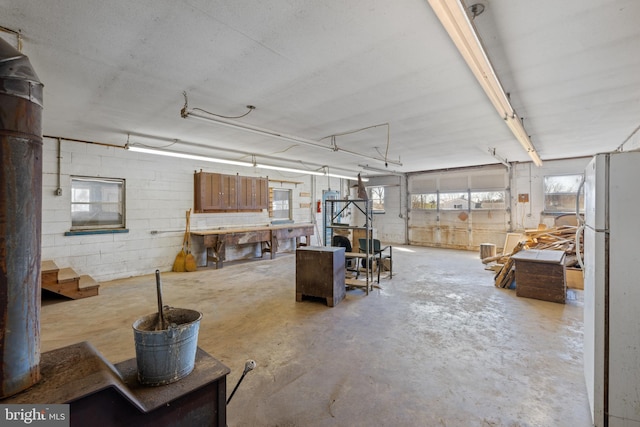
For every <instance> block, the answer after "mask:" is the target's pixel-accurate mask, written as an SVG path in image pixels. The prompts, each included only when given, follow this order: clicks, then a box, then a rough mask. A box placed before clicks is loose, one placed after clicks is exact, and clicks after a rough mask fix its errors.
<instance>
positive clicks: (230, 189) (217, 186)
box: [194, 171, 269, 213]
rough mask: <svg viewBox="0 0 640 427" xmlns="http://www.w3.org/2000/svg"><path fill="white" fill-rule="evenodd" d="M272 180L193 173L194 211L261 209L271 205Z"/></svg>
mask: <svg viewBox="0 0 640 427" xmlns="http://www.w3.org/2000/svg"><path fill="white" fill-rule="evenodd" d="M268 194H269V180H268V179H267V178H260V177H247V176H239V175H226V174H220V173H210V172H202V171H200V172H196V173H195V174H194V205H195V206H194V212H196V213H203V212H237V211H259V210H262V209H267V208H268Z"/></svg>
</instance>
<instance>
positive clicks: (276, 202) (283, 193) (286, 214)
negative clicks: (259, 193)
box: [271, 188, 292, 219]
mask: <svg viewBox="0 0 640 427" xmlns="http://www.w3.org/2000/svg"><path fill="white" fill-rule="evenodd" d="M271 194H272V197H273V199H272V201H271V208H272V215H271V216H272V217H273V218H280V219H292V218H291V190H285V189H276V188H274V189H273V191H272V193H271Z"/></svg>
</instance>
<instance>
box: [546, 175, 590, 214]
mask: <svg viewBox="0 0 640 427" xmlns="http://www.w3.org/2000/svg"><path fill="white" fill-rule="evenodd" d="M581 181H582V175H557V176H545V177H544V211H545V212H547V213H572V212H575V211H576V196H577V193H578V188H579V187H580V182H581ZM580 211H581V212H582V211H584V199H583V198H580Z"/></svg>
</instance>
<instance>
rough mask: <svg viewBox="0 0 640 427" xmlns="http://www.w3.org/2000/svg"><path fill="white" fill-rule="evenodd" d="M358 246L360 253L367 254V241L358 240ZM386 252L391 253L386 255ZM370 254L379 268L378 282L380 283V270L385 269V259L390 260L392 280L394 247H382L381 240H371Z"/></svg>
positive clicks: (390, 276)
mask: <svg viewBox="0 0 640 427" xmlns="http://www.w3.org/2000/svg"><path fill="white" fill-rule="evenodd" d="M358 246H359V250H360V252H363V253H367V239H358ZM386 250H389V252H388V253H385V251H386ZM369 253H371V258H372V261H375V262H376V264H377V266H378V282H380V270H382V268H383V267H384V260H385V259H388V260H389V278H390V279H391V278H392V277H393V247H392V246H391V245H389V246H385V247H382V245H381V244H380V240H378V239H370V240H369ZM363 262H366V260H363ZM370 265H371V263H370Z"/></svg>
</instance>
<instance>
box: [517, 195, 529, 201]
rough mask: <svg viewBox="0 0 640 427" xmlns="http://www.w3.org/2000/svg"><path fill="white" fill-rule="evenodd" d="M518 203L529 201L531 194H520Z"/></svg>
mask: <svg viewBox="0 0 640 427" xmlns="http://www.w3.org/2000/svg"><path fill="white" fill-rule="evenodd" d="M518 203H529V194H527V193H523V194H518Z"/></svg>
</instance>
